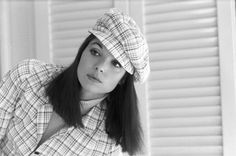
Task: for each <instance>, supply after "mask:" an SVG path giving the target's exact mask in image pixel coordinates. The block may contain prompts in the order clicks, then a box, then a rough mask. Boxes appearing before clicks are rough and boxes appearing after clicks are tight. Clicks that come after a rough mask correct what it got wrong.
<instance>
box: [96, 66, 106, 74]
mask: <svg viewBox="0 0 236 156" xmlns="http://www.w3.org/2000/svg"><path fill="white" fill-rule="evenodd" d="M95 69H96V71H98V72H100V73H103V72H104V69H103V68H101V67H99V66H96V67H95Z"/></svg>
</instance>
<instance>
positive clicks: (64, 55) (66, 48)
mask: <svg viewBox="0 0 236 156" xmlns="http://www.w3.org/2000/svg"><path fill="white" fill-rule="evenodd" d="M49 6H50V27H51V28H50V30H51V33H50V34H51V42H50V43H51V54H52V61H53V62H54V63H56V64H62V65H68V64H70V63H71V62H72V61H73V60H74V58H75V56H76V54H77V52H78V49H79V47H80V45H81V43H82V42H83V41H84V39H85V38H86V37H87V36H88V34H89V33H88V30H89V29H90V28H91V27H92V26H93V25H94V24H95V22H96V19H97V18H98V17H99V16H101V15H102V14H103V13H104V11H106V10H108V8H111V7H113V1H68V2H66V1H51V2H50V5H49Z"/></svg>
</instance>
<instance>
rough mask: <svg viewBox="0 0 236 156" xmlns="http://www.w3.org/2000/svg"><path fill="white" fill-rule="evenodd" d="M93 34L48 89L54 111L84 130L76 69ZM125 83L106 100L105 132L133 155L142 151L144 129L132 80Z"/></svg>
mask: <svg viewBox="0 0 236 156" xmlns="http://www.w3.org/2000/svg"><path fill="white" fill-rule="evenodd" d="M95 38H96V37H95V36H94V35H93V34H90V35H89V36H88V37H87V38H86V39H85V41H84V42H83V43H82V45H81V46H80V48H79V51H78V54H77V56H76V58H75V60H74V62H73V63H72V64H71V65H70V66H69V67H67V68H66V69H65V70H64V71H62V72H61V73H60V74H59V75H58V76H57V77H56V78H55V79H53V80H52V81H51V82H50V83H49V84H48V86H47V88H46V95H47V96H48V98H49V101H50V103H51V104H52V105H53V109H54V111H55V112H57V113H58V114H59V115H60V116H61V117H62V118H63V119H64V121H65V122H66V123H67V124H68V125H69V126H74V127H83V123H82V115H81V110H80V105H79V103H80V90H81V85H80V83H79V81H78V78H77V67H78V64H79V61H80V58H81V56H82V53H83V51H84V49H85V48H86V47H87V45H88V44H89V43H90V41H92V40H93V39H95ZM122 79H123V80H124V81H123V82H122V83H120V84H118V85H117V86H116V88H115V89H114V90H113V91H112V92H111V93H110V94H109V96H108V97H107V98H106V99H105V101H106V105H107V110H106V113H105V114H106V121H105V123H106V132H107V133H108V136H109V137H110V138H112V139H115V141H116V143H117V144H120V145H121V147H122V150H123V151H124V152H128V153H129V154H130V155H133V154H134V153H136V152H137V151H139V150H140V148H141V144H142V137H141V136H142V129H141V126H140V119H139V111H138V106H137V102H138V101H137V95H136V92H135V88H134V80H133V76H132V75H130V74H128V73H126V74H125V76H124V77H123V78H122Z"/></svg>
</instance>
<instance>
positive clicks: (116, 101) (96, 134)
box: [0, 9, 150, 156]
mask: <svg viewBox="0 0 236 156" xmlns="http://www.w3.org/2000/svg"><path fill="white" fill-rule="evenodd" d="M89 32H90V35H89V36H88V37H87V38H86V39H85V41H84V42H83V44H82V45H81V47H80V49H79V51H78V54H77V56H76V58H75V60H74V62H73V63H72V64H71V65H70V66H69V67H62V66H56V65H53V64H46V63H43V62H41V61H38V60H25V61H23V62H21V63H19V64H18V65H17V66H15V67H14V68H13V69H12V70H10V71H9V72H8V73H7V74H6V75H5V76H4V78H3V79H2V81H1V82H0V154H2V155H23V156H27V155H45V156H46V155H47V156H48V155H53V156H55V155H63V156H66V155H67V156H73V155H79V156H100V155H101V156H102V155H119V153H121V151H123V152H128V153H129V154H130V155H133V154H135V153H136V152H138V151H139V150H140V149H141V145H142V144H141V143H142V130H141V126H140V121H139V111H138V107H137V97H136V92H135V88H134V82H144V81H145V79H146V78H147V76H148V74H149V71H150V69H149V57H148V48H147V43H146V41H145V39H144V37H143V35H142V34H141V32H140V30H139V28H138V27H137V25H136V23H135V22H134V21H133V19H132V18H130V17H129V16H127V15H124V14H123V13H121V12H120V11H118V10H117V9H110V10H109V11H108V12H106V13H105V14H104V15H103V16H102V17H101V18H99V19H98V20H97V23H96V24H95V26H94V27H93V29H92V30H90V31H89Z"/></svg>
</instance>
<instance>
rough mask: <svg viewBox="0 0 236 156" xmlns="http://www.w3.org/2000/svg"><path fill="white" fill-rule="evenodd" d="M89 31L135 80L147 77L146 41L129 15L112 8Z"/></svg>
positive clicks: (148, 67)
mask: <svg viewBox="0 0 236 156" xmlns="http://www.w3.org/2000/svg"><path fill="white" fill-rule="evenodd" d="M89 32H90V33H92V34H94V35H95V36H96V37H97V38H98V39H99V40H100V41H101V42H102V43H103V45H104V46H105V47H106V48H107V50H108V51H109V52H110V53H111V54H112V55H113V56H114V57H115V58H116V59H117V61H119V63H120V64H121V65H122V67H123V68H124V69H125V70H126V71H127V72H129V73H130V74H134V78H135V81H136V82H141V83H142V82H144V81H145V80H146V79H147V77H148V75H149V73H150V66H149V56H148V53H149V50H148V46H147V42H146V40H145V38H144V36H143V35H142V33H141V31H140V29H139V27H138V26H137V24H136V23H135V21H134V20H133V19H132V18H131V17H129V16H128V15H125V14H123V13H122V12H120V11H119V10H118V9H115V8H112V9H110V10H109V11H108V12H106V13H105V14H104V15H103V16H102V17H101V18H99V19H98V20H97V22H96V24H95V25H94V27H93V28H92V29H91V30H89Z"/></svg>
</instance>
